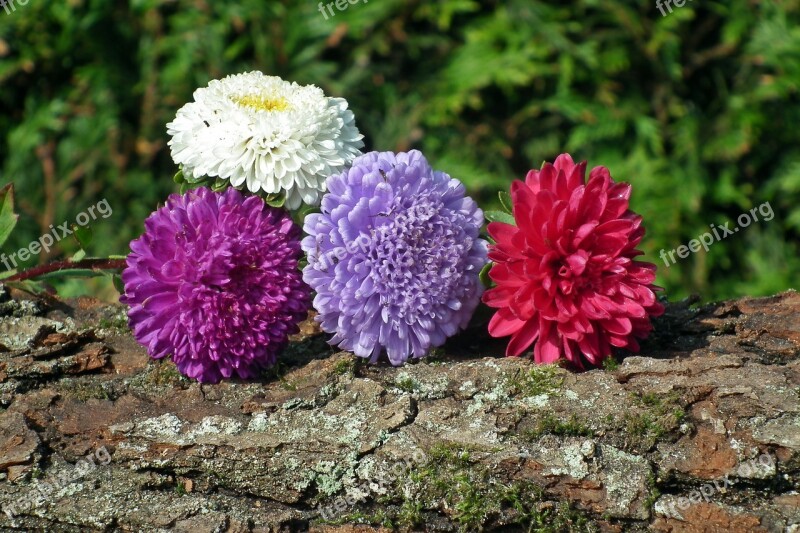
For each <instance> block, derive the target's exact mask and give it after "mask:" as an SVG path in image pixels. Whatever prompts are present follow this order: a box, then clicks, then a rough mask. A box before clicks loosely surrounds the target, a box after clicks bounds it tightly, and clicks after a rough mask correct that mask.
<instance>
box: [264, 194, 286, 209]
mask: <svg viewBox="0 0 800 533" xmlns="http://www.w3.org/2000/svg"><path fill="white" fill-rule="evenodd" d="M264 201H265V202H267V205H269V206H272V207H283V204H285V203H286V196H285V195H284V194H283V193H279V194H270V195H267V197H266V198H264Z"/></svg>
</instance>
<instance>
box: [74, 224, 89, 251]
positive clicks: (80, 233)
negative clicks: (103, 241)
mask: <svg viewBox="0 0 800 533" xmlns="http://www.w3.org/2000/svg"><path fill="white" fill-rule="evenodd" d="M72 236H73V237H74V238H75V240H76V241H78V246H80V247H81V248H82V249H83V250H85V249H86V248H88V247H89V245H90V244H92V238H93V237H94V233H93V232H92V228H90V227H89V226H78V225H77V224H73V225H72Z"/></svg>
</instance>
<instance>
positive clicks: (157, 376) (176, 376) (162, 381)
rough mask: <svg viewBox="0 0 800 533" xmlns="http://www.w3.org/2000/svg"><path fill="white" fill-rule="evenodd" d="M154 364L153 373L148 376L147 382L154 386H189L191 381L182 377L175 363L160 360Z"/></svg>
mask: <svg viewBox="0 0 800 533" xmlns="http://www.w3.org/2000/svg"><path fill="white" fill-rule="evenodd" d="M151 364H152V371H151V372H149V373H148V374H147V378H146V381H147V382H148V383H150V384H152V385H159V386H164V385H172V386H174V385H181V386H188V385H189V380H188V379H187V378H186V377H184V376H183V375H181V373H180V372H179V371H178V367H177V366H175V363H173V362H172V361H169V360H167V359H159V360H157V361H154V362H152V363H151Z"/></svg>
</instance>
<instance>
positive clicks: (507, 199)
mask: <svg viewBox="0 0 800 533" xmlns="http://www.w3.org/2000/svg"><path fill="white" fill-rule="evenodd" d="M498 195H499V196H500V205H502V206H503V210H504V211H505V212H506V213H508V214H509V215H511V214H513V213H514V203H513V201H512V200H511V195H510V194H508V193H507V192H506V191H500V192H499V193H498Z"/></svg>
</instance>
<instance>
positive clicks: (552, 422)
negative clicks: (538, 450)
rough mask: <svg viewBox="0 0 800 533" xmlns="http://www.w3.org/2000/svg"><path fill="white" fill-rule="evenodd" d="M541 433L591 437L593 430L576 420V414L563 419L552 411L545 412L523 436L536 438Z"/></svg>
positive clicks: (540, 435)
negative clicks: (533, 427)
mask: <svg viewBox="0 0 800 533" xmlns="http://www.w3.org/2000/svg"><path fill="white" fill-rule="evenodd" d="M543 435H559V436H562V437H592V436H594V431H592V430H591V429H590V428H589V427H588V426H585V425H584V424H582V423H581V422H580V420H578V417H577V415H574V414H573V415H571V416H570V417H569V419H568V420H566V421H563V420H559V419H558V418H556V416H555V415H554V414H553V413H547V414H546V415H544V416H543V417H541V418H540V419H539V421H538V422H537V424H536V429H533V430H529V431H527V432H525V433H524V436H525V437H527V438H528V439H530V440H536V439H538V438H540V437H542V436H543Z"/></svg>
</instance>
